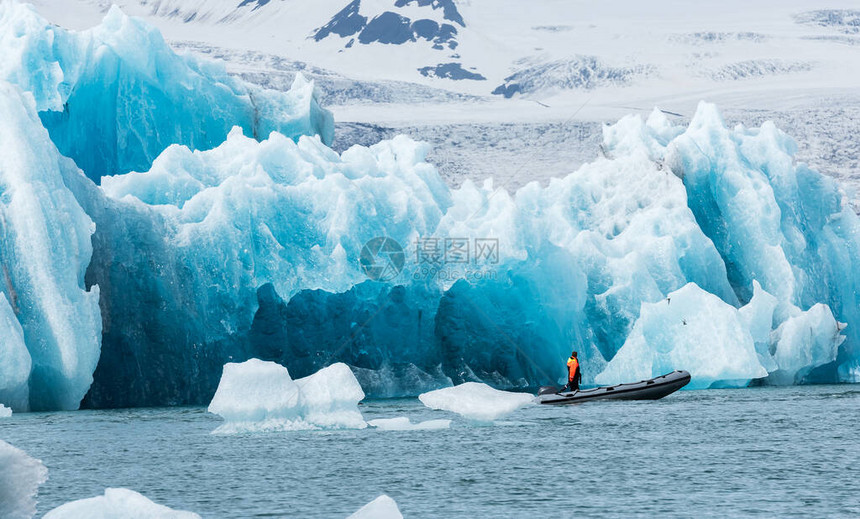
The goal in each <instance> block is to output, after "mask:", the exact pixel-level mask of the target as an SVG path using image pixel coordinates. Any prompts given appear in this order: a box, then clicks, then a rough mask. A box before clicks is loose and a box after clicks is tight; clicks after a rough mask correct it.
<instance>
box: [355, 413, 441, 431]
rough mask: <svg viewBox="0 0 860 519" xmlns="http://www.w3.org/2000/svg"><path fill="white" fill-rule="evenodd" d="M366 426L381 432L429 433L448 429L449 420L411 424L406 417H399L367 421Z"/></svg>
mask: <svg viewBox="0 0 860 519" xmlns="http://www.w3.org/2000/svg"><path fill="white" fill-rule="evenodd" d="M367 425H369V426H371V427H376V428H377V429H379V430H382V431H431V430H439V429H448V428H450V427H451V420H425V421H423V422H418V423H412V421H411V420H410V419H409V418H408V417H406V416H399V417H397V418H377V419H376V420H368V421H367Z"/></svg>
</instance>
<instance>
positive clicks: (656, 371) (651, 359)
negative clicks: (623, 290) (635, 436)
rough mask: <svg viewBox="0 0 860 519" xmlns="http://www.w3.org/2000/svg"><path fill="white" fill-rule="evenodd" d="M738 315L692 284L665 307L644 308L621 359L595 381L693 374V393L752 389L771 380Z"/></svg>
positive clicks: (659, 304)
mask: <svg viewBox="0 0 860 519" xmlns="http://www.w3.org/2000/svg"><path fill="white" fill-rule="evenodd" d="M738 314H739V312H738V310H737V309H736V308H735V307H733V306H731V305H729V304H728V303H726V302H724V301H723V300H721V299H720V298H718V297H717V296H715V295H713V294H711V293H709V292H706V291H704V290H702V289H701V288H699V286H698V285H696V284H695V283H690V284H688V285H686V286H684V287H682V288H681V289H679V290H676V291H674V292H672V293H671V294H669V297H667V298H666V299H665V300H663V301H659V302H657V303H645V304H643V305H642V310H641V312H640V316H639V319H638V320H637V321H636V324H635V325H634V326H633V331H631V332H630V335H629V336H628V337H627V340H626V341H625V343H624V345H623V346H622V347H621V349H620V350H619V351H618V353H617V354H616V355H615V356H614V357H613V358H612V360H611V361H609V363H608V364H607V365H606V368H605V369H604V371H603V372H602V373H601V374H600V375H598V376H597V377H596V378H595V382H596V383H597V384H600V385H614V384H618V383H623V382H632V381H635V380H645V379H649V378H653V377H656V376H659V375H662V374H665V373H668V372H670V371H674V370H675V369H684V370H686V371H688V372H690V376H691V377H692V380H691V381H690V385H689V387H690V388H691V389H702V388H707V387H710V386H711V385H712V384H715V383H717V382H719V383H721V385H723V386H725V385H739V386H746V385H747V384H748V383H749V382H750V380H752V379H755V378H763V377H766V376H767V370H766V369H765V368H764V367H763V366H762V365H761V363H760V362H759V358H758V355H757V352H756V347H755V342H754V340H753V337H752V335H751V333H750V331H749V329H748V328H747V327H746V326H744V323H743V322H742V320H741V318H740V316H739V315H738Z"/></svg>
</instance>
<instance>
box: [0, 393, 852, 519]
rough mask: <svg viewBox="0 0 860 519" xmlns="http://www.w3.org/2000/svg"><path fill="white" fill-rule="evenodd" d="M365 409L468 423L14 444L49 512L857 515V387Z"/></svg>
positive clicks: (82, 420) (171, 415)
mask: <svg viewBox="0 0 860 519" xmlns="http://www.w3.org/2000/svg"><path fill="white" fill-rule="evenodd" d="M361 410H362V413H363V414H364V416H365V419H367V420H371V419H374V418H389V417H396V416H408V417H410V418H412V421H413V422H415V421H420V420H428V419H434V418H454V421H453V423H452V424H451V428H450V429H447V430H437V431H380V430H374V429H372V428H370V429H366V430H352V431H317V432H311V431H303V432H280V433H257V434H245V435H237V436H218V435H212V434H210V432H211V431H212V430H213V429H215V428H216V427H217V426H218V425H219V423H220V420H219V418H218V417H216V416H213V415H210V414H208V413H207V412H206V410H205V409H203V408H161V409H130V410H110V411H79V412H64V413H33V414H16V415H13V417H12V418H9V419H4V420H0V439H3V440H5V441H8V442H9V443H11V444H12V445H15V446H17V447H19V448H22V449H24V450H25V451H27V452H28V453H29V454H30V455H32V456H34V457H36V458H39V459H41V460H42V461H43V462H44V463H45V465H47V467H48V469H49V471H50V472H49V480H48V482H47V483H46V484H45V485H44V486H43V487H42V489H41V492H40V495H39V510H40V515H41V514H43V513H45V512H46V511H48V510H50V509H51V508H53V507H55V506H57V505H59V504H62V503H64V502H66V501H69V500H72V499H80V498H84V497H91V496H95V495H99V494H101V493H102V492H103V491H104V489H105V487H128V488H131V489H134V490H137V491H139V492H141V493H142V494H144V495H145V496H147V497H149V498H150V499H152V500H153V501H155V502H157V503H160V504H164V505H167V506H170V507H173V508H178V509H183V510H191V511H194V512H197V513H199V514H201V515H202V516H203V517H205V518H210V517H211V518H253V517H300V518H314V517H324V518H329V517H331V518H337V517H346V516H347V515H349V514H350V513H352V512H354V511H355V510H357V509H358V508H360V507H361V506H362V505H363V504H365V503H367V502H369V501H370V500H372V499H373V498H375V497H376V496H377V495H379V494H381V493H387V494H388V495H390V496H391V497H393V498H394V499H395V500H396V501H397V503H398V504H399V506H400V509H401V511H402V512H403V514H404V516H405V517H407V518H422V517H427V518H431V517H432V518H439V517H471V518H479V517H493V518H498V517H529V518H540V517H547V518H551V517H573V516H579V517H631V516H663V517H727V516H760V517H791V516H794V517H801V516H803V517H811V516H814V517H822V516H830V517H845V516H857V515H858V514H860V492H858V490H860V479H858V476H857V470H858V462H860V441H858V439H857V427H858V426H857V423H858V418H860V386H852V385H842V386H805V387H788V388H750V389H741V390H707V391H681V392H679V393H676V394H674V395H671V396H669V397H667V398H665V399H663V400H660V401H657V402H615V403H610V402H606V403H596V402H595V403H588V404H582V405H578V406H570V407H560V408H555V407H545V406H543V407H541V406H531V407H527V408H524V409H520V410H519V411H517V412H515V413H514V414H512V415H509V416H508V417H506V418H505V419H504V420H503V421H500V422H496V423H494V424H473V423H469V422H467V421H465V420H463V419H461V418H459V417H456V416H454V415H449V414H448V413H444V412H440V411H432V410H429V409H427V408H425V407H423V406H422V405H421V404H420V402H418V400H416V399H398V400H382V401H370V402H365V403H363V404H362V406H361Z"/></svg>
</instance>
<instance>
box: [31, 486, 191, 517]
mask: <svg viewBox="0 0 860 519" xmlns="http://www.w3.org/2000/svg"><path fill="white" fill-rule="evenodd" d="M44 519H200V516H199V515H197V514H195V513H193V512H185V511H182V510H173V509H171V508H168V507H166V506H163V505H159V504H156V503H153V502H152V501H150V500H149V499H147V498H146V497H144V496H142V495H141V494H139V493H137V492H135V491H134V490H129V489H127V488H108V489H106V490H105V493H104V495H103V496H96V497H91V498H89V499H80V500H78V501H72V502H69V503H66V504H64V505H61V506H59V507H57V508H55V509H53V510H51V511H50V512H48V513H47V514H45V517H44Z"/></svg>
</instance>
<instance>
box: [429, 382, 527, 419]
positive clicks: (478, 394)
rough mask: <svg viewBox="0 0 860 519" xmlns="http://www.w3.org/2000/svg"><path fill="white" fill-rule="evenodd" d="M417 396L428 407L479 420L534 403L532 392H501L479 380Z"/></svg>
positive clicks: (500, 415)
mask: <svg viewBox="0 0 860 519" xmlns="http://www.w3.org/2000/svg"><path fill="white" fill-rule="evenodd" d="M418 399H419V400H421V402H422V403H423V404H424V405H425V406H427V407H429V408H430V409H439V410H442V411H451V412H452V413H457V414H459V415H460V416H464V417H466V418H468V419H470V420H477V421H481V422H491V421H493V420H496V419H498V418H500V417H502V416H504V415H506V414H509V413H512V412H514V411H516V410H517V409H519V408H521V407H524V406H526V405H529V404H531V403H533V402H534V397H533V396H532V395H529V394H526V393H512V392H509V391H500V390H498V389H493V388H491V387H490V386H488V385H487V384H481V383H479V382H466V383H464V384H460V385H458V386H454V387H446V388H443V389H437V390H435V391H430V392H428V393H424V394H422V395H420V396H419V397H418Z"/></svg>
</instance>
